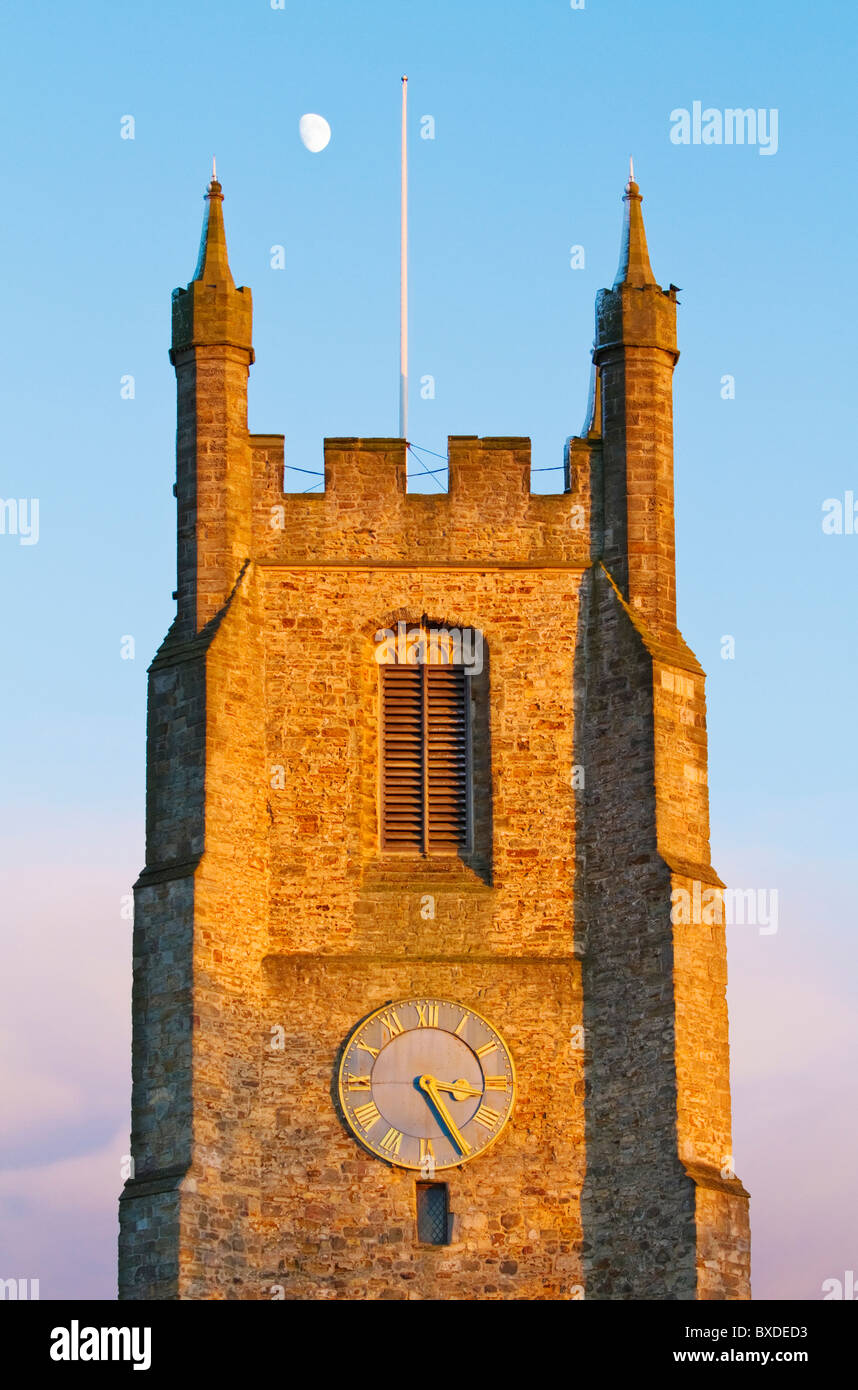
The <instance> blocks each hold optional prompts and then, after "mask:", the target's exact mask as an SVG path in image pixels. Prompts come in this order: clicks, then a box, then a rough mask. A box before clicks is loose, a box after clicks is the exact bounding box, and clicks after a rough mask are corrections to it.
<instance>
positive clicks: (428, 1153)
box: [420, 1139, 435, 1163]
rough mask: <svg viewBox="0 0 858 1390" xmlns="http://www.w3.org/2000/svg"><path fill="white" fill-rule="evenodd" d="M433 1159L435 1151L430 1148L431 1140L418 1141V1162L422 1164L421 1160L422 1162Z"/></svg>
mask: <svg viewBox="0 0 858 1390" xmlns="http://www.w3.org/2000/svg"><path fill="white" fill-rule="evenodd" d="M434 1157H435V1150H434V1149H433V1148H432V1140H431V1139H421V1140H420V1162H421V1163H422V1162H423V1160H424V1158H434Z"/></svg>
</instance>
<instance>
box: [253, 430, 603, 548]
mask: <svg viewBox="0 0 858 1390" xmlns="http://www.w3.org/2000/svg"><path fill="white" fill-rule="evenodd" d="M572 442H573V443H574V444H576V445H580V446H581V448H580V451H579V450H576V449H570V452H569V457H570V459H571V460H572V465H571V467H570V468H569V469H568V472H567V479H566V481H567V486H566V490H565V491H564V492H562V493H555V494H540V493H534V492H531V489H530V455H531V446H530V440H529V439H527V438H521V437H501V438H486V439H480V438H478V437H477V436H476V435H453V436H451V437H450V439H449V469H450V471H449V488H448V490H447V491H446V492H444V493H440V492H439V493H415V492H409V491H408V490H407V483H406V472H407V449H406V445H405V441H404V440H402V439H349V438H345V439H326V440H325V452H324V491H322V490H321V489H320V490H319V491H318V492H313V493H306V494H297V495H296V494H294V493H284V492H283V491H282V478H283V441H282V437H281V436H276V435H252V436H251V448H252V455H253V469H254V534H253V539H254V558H255V559H257V560H263V561H268V562H270V563H280V564H289V563H310V562H337V561H340V562H343V563H348V562H355V563H357V562H360V563H361V564H370V563H371V562H372V561H373V560H374V559H375V560H382V561H385V562H387V563H391V562H401V563H402V564H414V563H423V562H427V563H429V564H432V563H437V564H450V563H454V562H455V563H459V562H461V563H462V564H466V565H467V564H494V565H510V566H515V565H524V564H527V565H540V564H544V565H569V566H573V567H575V566H581V567H585V566H586V565H588V564H589V563H590V560H591V536H590V513H591V504H590V497H591V467H592V453H593V446H592V443H591V442H589V441H586V440H576V441H572Z"/></svg>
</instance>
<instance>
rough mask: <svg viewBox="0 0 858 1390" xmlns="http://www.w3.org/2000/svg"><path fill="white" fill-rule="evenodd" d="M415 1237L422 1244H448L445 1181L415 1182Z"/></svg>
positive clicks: (448, 1218) (448, 1220)
mask: <svg viewBox="0 0 858 1390" xmlns="http://www.w3.org/2000/svg"><path fill="white" fill-rule="evenodd" d="M417 1239H418V1240H419V1241H420V1243H421V1244H422V1245H449V1244H450V1213H449V1210H448V1207H447V1184H446V1183H445V1182H419V1183H418V1184H417Z"/></svg>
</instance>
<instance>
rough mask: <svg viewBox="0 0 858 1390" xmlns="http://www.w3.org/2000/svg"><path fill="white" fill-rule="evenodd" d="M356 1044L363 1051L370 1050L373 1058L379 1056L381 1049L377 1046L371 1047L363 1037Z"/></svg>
mask: <svg viewBox="0 0 858 1390" xmlns="http://www.w3.org/2000/svg"><path fill="white" fill-rule="evenodd" d="M355 1046H356V1047H359V1048H360V1050H361V1052H368V1053H369V1055H370V1057H372V1058H373V1059H375V1058H376V1057H377V1056H378V1053H379V1049H378V1048H377V1047H370V1045H369V1043H365V1042H364V1040H363V1038H358V1040H357V1042H356V1043H355Z"/></svg>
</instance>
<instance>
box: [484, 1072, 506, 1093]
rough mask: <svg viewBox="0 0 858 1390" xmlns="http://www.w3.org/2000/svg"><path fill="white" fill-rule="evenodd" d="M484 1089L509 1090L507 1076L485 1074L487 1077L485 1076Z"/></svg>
mask: <svg viewBox="0 0 858 1390" xmlns="http://www.w3.org/2000/svg"><path fill="white" fill-rule="evenodd" d="M486 1090H487V1091H508V1090H509V1077H508V1076H487V1077H486Z"/></svg>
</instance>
